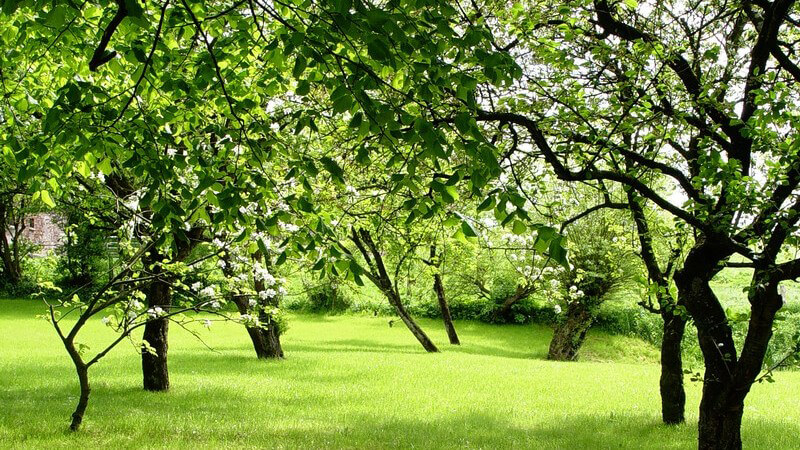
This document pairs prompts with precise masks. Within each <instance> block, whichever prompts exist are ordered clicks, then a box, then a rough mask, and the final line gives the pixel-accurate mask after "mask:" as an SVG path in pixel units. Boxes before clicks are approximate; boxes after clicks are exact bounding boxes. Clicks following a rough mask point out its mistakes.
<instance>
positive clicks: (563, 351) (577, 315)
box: [547, 302, 594, 361]
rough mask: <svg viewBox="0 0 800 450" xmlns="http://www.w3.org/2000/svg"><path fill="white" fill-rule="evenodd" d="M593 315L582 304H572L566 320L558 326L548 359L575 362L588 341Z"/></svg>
mask: <svg viewBox="0 0 800 450" xmlns="http://www.w3.org/2000/svg"><path fill="white" fill-rule="evenodd" d="M593 320H594V317H592V313H591V312H590V311H589V308H588V307H587V306H586V305H584V304H583V303H582V302H571V303H570V304H569V307H568V308H567V315H566V319H565V320H564V321H563V322H561V323H560V324H558V325H557V326H556V328H555V331H554V333H553V340H552V341H550V350H549V352H548V353H547V359H551V360H555V361H575V360H576V359H578V350H580V348H581V346H582V345H583V342H584V340H586V333H587V332H588V331H589V327H591V326H592V321H593Z"/></svg>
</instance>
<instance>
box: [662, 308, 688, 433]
mask: <svg viewBox="0 0 800 450" xmlns="http://www.w3.org/2000/svg"><path fill="white" fill-rule="evenodd" d="M661 317H662V319H663V321H664V337H663V338H662V340H661V380H660V383H659V384H660V390H661V418H662V420H663V421H664V423H666V424H678V423H683V422H684V421H685V420H686V419H685V417H684V409H685V406H686V392H685V391H684V388H683V361H682V357H681V342H682V341H683V333H684V330H685V329H686V319H684V318H683V317H682V316H680V315H674V314H673V313H672V312H671V311H662V312H661Z"/></svg>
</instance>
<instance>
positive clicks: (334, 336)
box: [0, 300, 800, 449]
mask: <svg viewBox="0 0 800 450" xmlns="http://www.w3.org/2000/svg"><path fill="white" fill-rule="evenodd" d="M39 311H41V308H40V305H38V304H37V303H36V302H34V301H21V300H14V301H11V300H0V405H2V406H1V408H2V409H0V411H2V412H0V446H2V447H14V448H59V447H70V448H72V447H88V448H95V447H111V448H118V447H182V448H187V447H191V448H195V449H199V448H219V447H237V448H239V447H259V448H260V447H278V448H287V447H288V448H297V447H302V448H329V447H337V448H341V447H345V448H356V447H358V448H396V447H402V448H412V447H413V448H454V447H477V448H480V447H483V448H513V447H517V448H643V447H644V448H692V447H693V446H694V443H695V426H696V420H697V418H696V409H697V404H698V400H699V391H700V386H699V385H697V384H696V383H689V385H688V396H689V399H688V407H687V410H688V413H689V419H688V423H687V424H686V425H684V426H679V427H665V426H662V425H660V423H659V412H658V408H659V398H658V365H657V363H656V361H657V352H656V351H655V349H653V348H652V347H650V346H648V345H646V344H643V343H641V342H639V341H637V340H635V339H628V338H621V337H611V336H608V335H605V334H602V333H595V334H592V335H591V336H590V338H589V340H588V342H587V344H586V347H585V349H584V360H583V361H582V362H579V363H556V362H549V361H545V360H543V356H544V354H545V351H546V348H547V343H548V339H549V337H550V331H549V330H548V329H547V328H545V327H540V326H490V325H483V324H478V323H471V322H468V323H458V324H457V326H458V329H459V332H460V334H461V337H462V340H463V342H464V345H463V346H462V347H460V348H454V347H452V346H448V345H447V344H446V338H445V334H444V332H443V330H442V327H441V326H440V325H439V323H438V322H436V321H428V320H422V321H421V323H422V325H423V326H424V327H425V329H426V330H428V331H429V332H430V334H431V335H432V338H433V339H434V340H435V341H436V342H437V343H439V344H440V346H441V348H442V350H443V352H442V353H441V354H425V353H424V352H422V351H421V349H420V348H419V346H418V345H417V343H416V342H415V341H414V340H413V338H412V337H411V335H410V333H409V332H408V331H407V330H406V329H405V328H404V327H402V325H400V326H398V325H397V324H395V326H394V327H393V328H389V327H388V325H387V319H386V318H380V317H378V318H374V317H353V316H336V317H320V316H292V317H290V329H289V331H288V332H287V334H286V335H285V337H284V340H283V342H284V348H285V350H286V355H287V359H286V360H285V361H280V362H263V361H256V360H255V358H254V353H253V351H252V350H251V348H250V346H249V342H248V339H247V336H246V333H245V332H244V330H243V329H242V328H241V327H239V326H235V325H233V324H217V325H214V326H213V327H212V329H211V330H204V329H203V331H202V332H201V334H202V336H203V338H204V339H205V341H206V343H207V344H208V345H209V346H211V347H212V348H214V350H215V351H213V352H212V351H209V350H208V349H206V348H205V347H204V345H203V344H202V343H200V342H198V341H197V340H196V339H194V338H192V337H191V336H190V335H189V333H187V332H185V331H183V330H181V329H179V328H177V327H174V328H173V329H172V330H171V336H170V339H171V340H170V352H171V353H170V369H171V381H172V389H171V391H170V392H169V393H166V394H164V393H161V394H153V393H145V392H142V391H141V389H140V373H139V360H138V355H137V354H136V351H135V349H134V348H132V346H131V345H130V344H127V343H126V344H124V345H121V346H120V347H118V348H117V349H116V350H115V351H114V352H112V353H111V354H110V355H109V356H108V357H107V358H106V359H104V360H103V361H102V362H101V363H100V364H99V365H97V366H95V367H94V368H93V369H92V373H91V375H92V381H93V392H92V398H91V402H90V405H89V410H88V413H87V416H86V418H85V422H84V428H83V430H82V431H81V432H79V433H77V434H70V433H68V432H66V431H65V429H66V427H67V423H68V421H67V420H68V418H69V414H70V413H71V412H72V409H73V407H74V403H75V401H76V393H77V386H76V381H75V376H74V372H73V369H72V367H71V365H70V363H69V361H68V360H67V358H66V354H65V353H64V350H63V349H62V348H61V347H60V343H59V342H58V341H57V338H56V337H55V335H54V333H53V331H52V330H51V329H50V326H49V324H47V323H46V322H44V321H42V320H40V319H39V320H37V319H35V318H34V317H33V316H34V315H35V314H36V313H37V312H39ZM88 331H89V336H88V337H85V338H84V339H83V341H82V342H84V343H86V344H89V345H91V346H92V347H99V343H100V342H102V341H104V340H105V339H108V338H110V337H111V336H112V335H113V334H112V332H111V330H109V329H107V328H105V327H103V326H102V325H101V324H100V323H99V322H95V323H92V324H91V326H90V329H89V330H88ZM776 378H777V383H775V384H771V385H757V386H755V387H754V388H753V391H752V393H751V395H750V396H749V397H748V400H747V407H746V408H747V409H746V413H745V420H744V440H745V447H746V448H800V406H799V405H798V399H800V395H798V394H800V373H795V372H784V373H779V374H778V375H777V377H776Z"/></svg>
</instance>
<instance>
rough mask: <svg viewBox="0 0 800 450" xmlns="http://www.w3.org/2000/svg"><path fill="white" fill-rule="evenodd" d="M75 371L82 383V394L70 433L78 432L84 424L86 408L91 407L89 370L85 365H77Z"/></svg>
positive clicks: (73, 414)
mask: <svg viewBox="0 0 800 450" xmlns="http://www.w3.org/2000/svg"><path fill="white" fill-rule="evenodd" d="M75 369H76V370H77V372H78V381H79V382H80V387H81V393H80V396H79V397H78V405H77V406H76V407H75V411H74V412H73V413H72V422H71V423H70V425H69V429H70V431H78V429H80V427H81V423H83V415H84V414H85V413H86V407H87V406H89V394H90V393H91V391H92V390H91V388H90V386H89V368H88V367H86V365H84V364H80V365H76V367H75Z"/></svg>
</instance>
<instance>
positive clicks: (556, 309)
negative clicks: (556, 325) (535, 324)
mask: <svg viewBox="0 0 800 450" xmlns="http://www.w3.org/2000/svg"><path fill="white" fill-rule="evenodd" d="M553 311H555V313H556V314H561V305H555V306H553Z"/></svg>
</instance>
